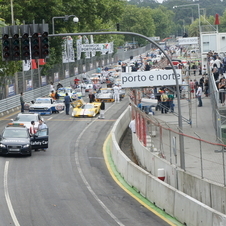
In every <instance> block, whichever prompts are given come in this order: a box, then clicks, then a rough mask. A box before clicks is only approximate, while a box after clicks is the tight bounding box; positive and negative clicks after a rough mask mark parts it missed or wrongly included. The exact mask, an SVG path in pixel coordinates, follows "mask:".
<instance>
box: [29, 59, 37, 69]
mask: <svg viewBox="0 0 226 226" xmlns="http://www.w3.org/2000/svg"><path fill="white" fill-rule="evenodd" d="M37 68H38V67H37V63H36V60H35V59H32V60H31V69H37Z"/></svg>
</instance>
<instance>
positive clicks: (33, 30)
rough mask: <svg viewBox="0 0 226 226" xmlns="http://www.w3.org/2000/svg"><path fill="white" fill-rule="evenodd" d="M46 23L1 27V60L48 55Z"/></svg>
mask: <svg viewBox="0 0 226 226" xmlns="http://www.w3.org/2000/svg"><path fill="white" fill-rule="evenodd" d="M48 34H49V26H48V24H44V23H43V24H24V25H20V26H17V25H13V26H8V27H3V28H2V60H3V61H18V60H29V59H45V58H46V57H47V56H48V55H49V39H48Z"/></svg>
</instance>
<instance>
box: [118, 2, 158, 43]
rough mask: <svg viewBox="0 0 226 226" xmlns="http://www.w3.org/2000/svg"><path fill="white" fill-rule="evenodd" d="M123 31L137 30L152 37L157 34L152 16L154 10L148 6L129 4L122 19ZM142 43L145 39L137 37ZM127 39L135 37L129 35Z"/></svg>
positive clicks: (136, 31)
mask: <svg viewBox="0 0 226 226" xmlns="http://www.w3.org/2000/svg"><path fill="white" fill-rule="evenodd" d="M120 27H121V30H122V31H129V32H135V33H139V34H142V35H145V36H147V37H152V36H154V34H155V24H154V20H153V18H152V10H151V9H150V8H149V7H147V8H144V7H137V6H135V5H127V6H126V10H125V12H124V14H123V15H122V18H121V21H120ZM136 39H137V40H138V39H139V41H140V42H141V43H144V42H145V40H144V39H143V40H142V39H140V38H136ZM126 40H128V41H131V40H133V37H131V36H127V37H126Z"/></svg>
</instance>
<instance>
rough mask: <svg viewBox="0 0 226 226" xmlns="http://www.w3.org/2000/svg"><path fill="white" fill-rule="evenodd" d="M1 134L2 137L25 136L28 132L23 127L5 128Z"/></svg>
mask: <svg viewBox="0 0 226 226" xmlns="http://www.w3.org/2000/svg"><path fill="white" fill-rule="evenodd" d="M2 136H3V137H4V138H27V137H28V132H27V130H25V129H23V130H22V129H6V130H5V131H4V133H3V135H2Z"/></svg>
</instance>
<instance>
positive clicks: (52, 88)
mask: <svg viewBox="0 0 226 226" xmlns="http://www.w3.org/2000/svg"><path fill="white" fill-rule="evenodd" d="M52 90H53V91H55V90H54V86H53V82H50V92H51V91H52Z"/></svg>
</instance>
